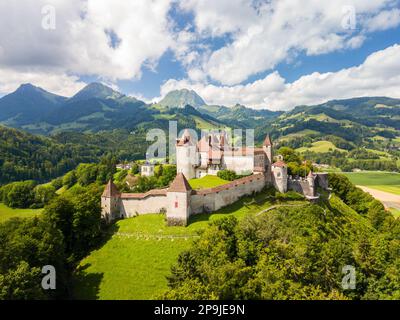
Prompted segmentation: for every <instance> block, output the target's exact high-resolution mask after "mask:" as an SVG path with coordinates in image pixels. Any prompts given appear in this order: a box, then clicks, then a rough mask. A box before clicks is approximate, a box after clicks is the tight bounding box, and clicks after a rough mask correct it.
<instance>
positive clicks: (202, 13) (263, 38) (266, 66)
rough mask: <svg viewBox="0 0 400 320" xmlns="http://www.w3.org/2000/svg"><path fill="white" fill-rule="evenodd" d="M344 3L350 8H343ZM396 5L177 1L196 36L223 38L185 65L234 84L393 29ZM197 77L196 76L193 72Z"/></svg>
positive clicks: (380, 0)
mask: <svg viewBox="0 0 400 320" xmlns="http://www.w3.org/2000/svg"><path fill="white" fill-rule="evenodd" d="M349 4H350V5H349ZM398 4H399V1H397V0H395V1H393V0H369V1H365V0H353V1H350V2H349V1H348V0H336V1H314V0H311V1H303V0H271V1H266V2H261V1H251V0H248V1H246V0H222V1H214V0H198V1H194V0H183V1H182V2H181V8H182V9H183V10H186V11H189V12H192V13H193V14H194V17H195V18H194V22H195V26H196V31H197V33H198V35H199V36H203V37H205V38H207V37H210V38H215V37H221V36H229V39H231V40H230V41H227V43H226V44H225V45H224V46H222V47H221V48H219V49H217V50H214V51H211V52H205V53H203V55H204V56H205V57H203V59H198V63H197V64H194V65H192V66H191V68H195V69H196V70H202V72H203V73H204V74H205V75H207V76H208V77H210V78H211V79H212V80H215V81H218V82H220V83H221V84H226V85H234V84H238V83H241V82H243V81H245V80H246V79H247V78H248V77H250V76H251V75H254V74H257V73H259V72H263V71H266V70H272V69H274V67H275V66H276V65H277V64H279V63H281V62H283V61H286V60H287V59H289V58H291V56H293V55H296V54H299V53H301V52H304V53H306V54H307V55H320V54H325V53H329V52H333V51H337V50H343V49H354V48H358V47H360V46H361V45H362V43H363V41H364V40H365V38H366V37H365V34H367V33H368V32H372V31H376V30H384V29H388V28H390V27H395V26H397V25H398V23H399V22H398V20H399V17H398V9H396V8H395V6H396V5H397V6H398ZM197 76H198V71H197Z"/></svg>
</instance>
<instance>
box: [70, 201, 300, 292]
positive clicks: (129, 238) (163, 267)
mask: <svg viewBox="0 0 400 320" xmlns="http://www.w3.org/2000/svg"><path fill="white" fill-rule="evenodd" d="M272 200H273V198H271V197H270V196H268V194H267V193H260V194H258V195H256V196H255V197H244V198H242V199H241V200H239V201H238V202H236V203H234V204H233V205H231V206H228V207H225V208H223V209H221V210H219V211H217V212H216V213H213V214H201V215H196V216H194V217H192V219H191V221H190V223H189V225H188V226H187V227H167V226H166V224H165V220H164V216H163V215H160V214H149V215H141V216H138V217H135V218H130V219H125V220H120V221H118V222H116V224H115V225H114V226H112V228H113V230H111V231H110V235H109V239H108V241H105V243H104V244H103V245H102V246H101V247H100V248H98V249H97V250H94V251H92V252H91V254H90V255H89V256H88V257H86V258H85V259H83V260H82V261H81V263H80V265H79V267H78V269H77V271H76V272H75V276H74V281H73V283H74V298H77V299H135V300H136V299H152V298H157V297H159V296H160V294H162V293H163V292H164V291H165V290H167V289H168V287H167V279H166V277H167V276H168V274H169V272H170V268H171V266H172V264H173V263H174V262H175V261H176V260H177V258H178V255H179V253H180V252H182V251H184V250H185V249H187V248H189V246H190V245H191V243H192V241H194V240H195V239H196V238H197V237H198V232H199V231H200V230H202V229H204V228H205V227H206V226H207V225H208V223H209V222H210V221H213V220H216V219H220V218H222V217H225V216H227V215H234V216H235V217H237V218H238V219H242V218H243V217H244V216H246V215H248V214H257V213H259V212H261V211H262V210H265V209H267V208H269V207H271V205H273V201H272ZM288 203H297V204H298V203H300V204H302V203H304V204H305V205H308V203H307V202H303V201H302V202H299V201H297V202H288Z"/></svg>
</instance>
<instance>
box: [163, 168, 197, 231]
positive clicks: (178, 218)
mask: <svg viewBox="0 0 400 320" xmlns="http://www.w3.org/2000/svg"><path fill="white" fill-rule="evenodd" d="M191 194H192V188H191V187H190V185H189V182H188V181H187V180H186V178H185V176H184V174H183V173H178V174H177V176H176V177H175V179H174V181H172V183H171V185H170V187H169V189H168V191H167V201H168V209H167V222H168V225H184V226H186V225H187V223H188V221H189V216H190V213H191V210H190V196H191Z"/></svg>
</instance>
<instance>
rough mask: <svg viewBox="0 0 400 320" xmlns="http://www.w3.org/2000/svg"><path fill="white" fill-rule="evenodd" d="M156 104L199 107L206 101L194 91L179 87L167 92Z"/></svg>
mask: <svg viewBox="0 0 400 320" xmlns="http://www.w3.org/2000/svg"><path fill="white" fill-rule="evenodd" d="M158 104H159V105H161V106H163V107H170V108H184V107H185V106H186V105H190V106H192V107H194V108H199V107H201V106H203V105H205V104H206V103H205V102H204V100H203V99H202V98H201V97H200V96H199V95H198V94H197V93H196V92H195V91H193V90H188V89H181V90H174V91H171V92H168V94H167V95H166V96H165V97H164V99H162V100H161V101H160V102H159V103H158Z"/></svg>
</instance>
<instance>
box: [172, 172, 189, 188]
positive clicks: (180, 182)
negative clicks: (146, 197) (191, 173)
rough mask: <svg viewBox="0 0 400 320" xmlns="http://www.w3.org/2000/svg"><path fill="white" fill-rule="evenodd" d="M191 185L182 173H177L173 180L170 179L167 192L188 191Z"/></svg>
mask: <svg viewBox="0 0 400 320" xmlns="http://www.w3.org/2000/svg"><path fill="white" fill-rule="evenodd" d="M191 190H192V187H191V186H190V184H189V182H188V181H187V180H186V178H185V176H184V174H183V173H178V174H177V176H176V177H175V179H174V181H172V183H171V185H170V187H169V189H168V192H188V191H191Z"/></svg>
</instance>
